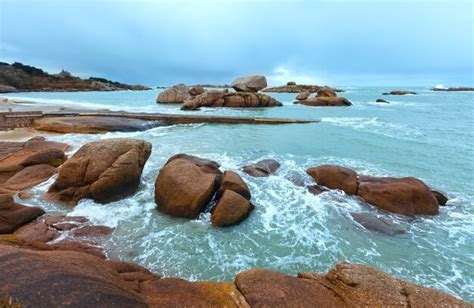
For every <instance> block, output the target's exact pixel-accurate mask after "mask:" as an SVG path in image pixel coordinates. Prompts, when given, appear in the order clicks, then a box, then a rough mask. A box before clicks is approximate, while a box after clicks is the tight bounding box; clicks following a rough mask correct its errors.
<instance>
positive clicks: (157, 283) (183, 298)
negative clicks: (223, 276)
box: [141, 278, 249, 308]
mask: <svg viewBox="0 0 474 308" xmlns="http://www.w3.org/2000/svg"><path fill="white" fill-rule="evenodd" d="M141 288H142V294H143V297H144V298H145V301H146V303H147V304H148V305H149V306H150V307H229V308H233V307H235V308H237V307H240V308H247V307H248V308H249V306H248V304H247V303H246V301H245V298H244V297H243V296H242V294H240V292H239V291H238V290H237V288H236V287H235V285H234V284H233V283H227V282H204V281H198V282H190V281H186V280H184V279H178V278H163V279H159V280H151V281H147V282H145V283H143V284H142V285H141Z"/></svg>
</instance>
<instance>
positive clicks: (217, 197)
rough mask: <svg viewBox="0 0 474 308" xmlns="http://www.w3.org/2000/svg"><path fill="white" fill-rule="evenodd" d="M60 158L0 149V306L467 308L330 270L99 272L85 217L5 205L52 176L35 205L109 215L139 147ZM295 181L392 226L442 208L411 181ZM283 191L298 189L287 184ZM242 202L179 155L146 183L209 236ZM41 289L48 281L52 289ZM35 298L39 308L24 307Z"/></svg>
mask: <svg viewBox="0 0 474 308" xmlns="http://www.w3.org/2000/svg"><path fill="white" fill-rule="evenodd" d="M68 148H69V146H68V145H67V144H63V143H57V142H52V141H48V140H46V139H45V138H40V137H36V138H32V139H30V140H28V141H26V142H2V143H1V149H2V150H1V151H0V178H1V179H2V183H4V184H3V185H2V186H1V187H0V193H1V194H0V233H1V235H0V260H2V262H0V272H1V273H2V275H0V295H1V296H0V298H6V299H5V301H9V302H11V303H13V304H20V305H25V306H31V305H38V306H55V305H58V303H63V304H64V303H68V304H70V305H80V306H97V305H98V306H113V305H120V306H133V307H135V306H137V307H138V306H143V307H146V306H149V307H162V306H219V307H222V306H226V307H253V306H278V307H279V306H291V307H294V306H301V307H306V306H332V307H336V306H337V307H343V306H373V305H376V306H379V305H384V306H391V305H397V306H404V307H413V306H420V305H421V306H433V305H440V304H441V305H446V306H456V307H472V305H470V304H468V303H465V302H462V301H461V300H458V299H456V298H455V297H453V296H451V295H448V294H446V293H443V292H440V291H437V290H434V289H430V288H424V287H421V286H418V285H415V284H412V283H409V282H406V281H402V280H398V279H395V278H393V277H392V276H390V275H388V274H386V273H384V272H383V271H381V270H378V269H375V268H372V267H369V266H366V265H360V264H349V263H339V264H336V265H335V267H333V268H332V269H331V270H329V271H328V272H327V273H298V275H297V276H296V277H295V276H290V275H286V274H283V273H278V272H273V271H268V270H264V269H253V270H247V271H244V272H241V273H239V274H238V275H237V276H236V277H235V279H234V282H233V283H230V282H190V281H186V280H183V279H179V278H171V277H166V278H165V277H161V276H160V275H159V273H152V272H150V271H149V270H147V269H146V268H143V267H141V266H139V265H136V264H132V263H127V262H122V261H117V260H109V259H107V254H106V252H105V251H104V250H103V248H102V247H101V245H100V243H101V241H102V240H103V239H104V238H106V237H107V236H108V234H110V233H111V232H113V230H112V229H111V228H109V227H106V226H97V225H93V224H91V223H90V222H89V221H88V219H87V218H86V217H80V216H67V215H66V216H65V215H55V214H53V213H45V212H44V211H43V210H41V209H40V208H36V207H30V206H24V205H21V204H19V203H16V202H15V201H14V199H13V196H18V197H20V198H23V199H25V200H27V199H28V198H29V196H28V193H27V191H24V190H25V189H28V188H29V187H32V186H34V185H36V184H37V183H38V182H43V181H45V180H47V179H48V178H50V177H51V176H52V175H54V174H55V173H56V172H59V176H58V177H57V178H56V180H55V182H54V183H53V184H52V185H51V186H50V188H49V190H48V193H47V194H46V196H44V197H45V198H47V199H48V200H51V201H54V202H60V203H63V204H69V205H70V206H74V205H75V204H77V202H78V201H79V200H80V199H83V198H88V199H93V200H95V201H96V202H98V203H109V202H112V201H114V200H119V199H122V198H124V197H126V196H130V195H133V194H134V193H135V191H136V189H137V187H138V184H139V183H140V181H141V173H142V170H143V167H144V165H145V164H146V162H147V160H148V158H149V156H150V154H151V144H149V143H148V142H146V141H142V140H136V139H103V140H99V141H94V142H90V143H87V144H85V145H83V146H82V147H81V148H80V149H79V150H78V151H77V152H75V153H74V155H72V156H71V157H66V154H65V152H66V151H67V149H68ZM95 157H101V159H100V160H97V159H94V158H95ZM279 167H280V164H279V163H278V162H277V161H274V160H263V161H259V162H256V163H254V164H251V165H247V166H242V170H243V171H244V172H245V173H247V174H249V175H250V176H256V177H263V178H265V177H270V176H272V175H274V174H276V173H278V170H279ZM307 173H308V175H309V176H310V177H311V178H312V179H313V181H314V183H313V184H310V185H308V186H307V188H308V190H309V191H310V192H313V193H322V192H324V191H327V190H329V189H338V190H341V191H343V192H344V193H346V194H348V195H358V196H360V197H361V200H364V202H367V203H368V204H371V205H372V206H375V207H378V208H381V209H384V210H387V211H391V212H395V213H400V214H403V215H420V214H428V215H435V214H437V213H438V206H439V205H442V204H445V203H446V200H445V199H446V198H445V197H444V196H443V195H442V194H440V193H439V192H435V191H432V190H431V189H430V188H428V187H427V186H426V184H424V183H423V182H421V181H420V180H418V179H414V178H402V179H395V178H390V177H385V178H380V177H370V176H366V175H358V174H357V173H356V172H354V171H353V170H351V169H348V168H345V167H341V166H331V165H321V166H315V167H312V168H309V169H308V170H307ZM25 179H28V180H25ZM294 183H295V185H306V184H305V183H304V182H301V181H297V180H295V181H294ZM16 185H19V186H16ZM251 196H252V194H251V191H250V189H249V187H248V186H247V185H246V183H245V182H244V180H243V179H242V178H241V177H240V176H239V175H238V174H237V173H235V172H233V171H231V170H226V171H225V172H222V171H221V170H220V165H219V163H218V162H215V161H211V160H208V159H205V158H201V157H196V156H192V155H187V154H178V155H175V156H172V157H170V158H169V159H168V161H167V162H166V163H165V164H164V166H162V168H161V170H160V171H159V174H158V176H157V178H156V182H155V202H156V206H157V210H159V211H161V212H163V213H166V214H168V215H171V216H177V217H186V218H188V219H194V218H196V217H197V216H198V215H199V213H200V212H201V211H204V210H206V211H210V212H211V224H212V225H213V226H214V227H216V228H222V227H228V226H231V225H234V224H238V223H240V222H241V221H242V220H244V219H245V218H246V217H248V216H249V215H251V212H252V210H253V208H254V207H255V206H254V205H253V204H252V203H251V202H250V200H251ZM400 198H402V199H403V200H405V199H406V200H407V202H402V203H403V204H406V206H403V207H400V202H398V201H399V200H400ZM404 198H405V199H404ZM443 198H444V199H443ZM392 204H394V205H393V206H392ZM256 206H258V205H256ZM352 215H353V217H355V219H356V221H357V222H359V223H360V224H361V225H362V226H364V227H365V228H367V229H369V230H373V231H374V232H381V233H384V234H390V235H392V236H393V235H396V234H398V233H399V232H403V231H402V230H400V229H397V228H396V226H393V225H390V224H389V223H387V222H386V221H384V219H383V217H375V218H374V217H371V216H367V215H364V213H353V214H352ZM390 232H391V233H390ZM57 277H60V279H58V278H57ZM25 281H28V283H26V282H25ZM44 281H54V283H55V287H54V288H51V287H49V286H48V285H45V284H44ZM38 293H41V294H42V295H41V297H38V296H36V294H38Z"/></svg>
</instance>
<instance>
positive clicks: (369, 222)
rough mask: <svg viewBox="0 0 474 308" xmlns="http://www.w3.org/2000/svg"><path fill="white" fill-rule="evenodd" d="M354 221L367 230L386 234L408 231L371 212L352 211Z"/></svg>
mask: <svg viewBox="0 0 474 308" xmlns="http://www.w3.org/2000/svg"><path fill="white" fill-rule="evenodd" d="M351 216H352V218H353V219H354V221H356V222H357V223H359V224H360V225H361V226H363V227H364V228H365V229H367V230H371V231H375V232H379V233H382V234H385V235H391V236H392V235H397V234H403V233H405V232H406V230H405V229H403V228H402V227H400V226H398V225H396V224H394V223H393V222H391V221H390V220H388V219H386V218H383V217H379V216H377V215H375V214H371V213H351Z"/></svg>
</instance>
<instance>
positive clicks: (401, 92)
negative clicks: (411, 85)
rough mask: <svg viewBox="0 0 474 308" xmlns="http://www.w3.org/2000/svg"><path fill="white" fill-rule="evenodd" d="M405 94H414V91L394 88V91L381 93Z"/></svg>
mask: <svg viewBox="0 0 474 308" xmlns="http://www.w3.org/2000/svg"><path fill="white" fill-rule="evenodd" d="M407 94H416V92H415V91H406V90H394V91H390V92H385V93H382V95H407Z"/></svg>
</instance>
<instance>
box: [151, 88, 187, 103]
mask: <svg viewBox="0 0 474 308" xmlns="http://www.w3.org/2000/svg"><path fill="white" fill-rule="evenodd" d="M190 97H191V95H190V94H189V88H188V87H187V86H185V85H184V84H182V83H180V84H177V85H175V86H173V87H171V88H168V89H166V90H164V91H163V92H161V93H160V94H159V95H158V97H157V98H156V102H157V103H158V104H182V103H184V101H185V100H186V99H188V98H190Z"/></svg>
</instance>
